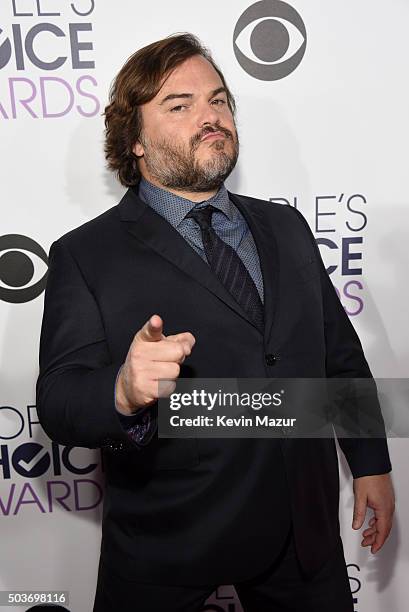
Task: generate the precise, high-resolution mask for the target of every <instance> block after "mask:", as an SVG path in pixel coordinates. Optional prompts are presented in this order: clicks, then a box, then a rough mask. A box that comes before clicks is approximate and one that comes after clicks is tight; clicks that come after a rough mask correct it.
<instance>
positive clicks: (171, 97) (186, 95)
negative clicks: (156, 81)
mask: <svg viewBox="0 0 409 612" xmlns="http://www.w3.org/2000/svg"><path fill="white" fill-rule="evenodd" d="M220 93H227V91H226V88H225V87H218V88H217V89H214V90H213V91H212V92H211V94H210V97H209V100H210V99H211V98H214V96H217V95H218V94H220ZM178 98H183V99H186V98H188V99H191V98H193V94H191V93H171V94H168V95H167V96H165V97H164V98H163V100H161V101H160V102H159V106H162V104H165V102H169V100H176V99H178Z"/></svg>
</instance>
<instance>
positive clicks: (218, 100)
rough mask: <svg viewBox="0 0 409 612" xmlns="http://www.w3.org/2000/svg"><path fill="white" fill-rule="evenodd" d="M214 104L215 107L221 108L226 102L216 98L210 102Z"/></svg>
mask: <svg viewBox="0 0 409 612" xmlns="http://www.w3.org/2000/svg"><path fill="white" fill-rule="evenodd" d="M214 103H216V106H223V104H226V100H223V99H222V98H216V99H215V100H212V104H214Z"/></svg>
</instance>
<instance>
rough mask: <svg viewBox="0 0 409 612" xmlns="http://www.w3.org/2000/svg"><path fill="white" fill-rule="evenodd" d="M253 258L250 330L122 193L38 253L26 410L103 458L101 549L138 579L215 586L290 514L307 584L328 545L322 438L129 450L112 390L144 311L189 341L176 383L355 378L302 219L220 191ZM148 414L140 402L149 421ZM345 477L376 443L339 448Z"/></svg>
mask: <svg viewBox="0 0 409 612" xmlns="http://www.w3.org/2000/svg"><path fill="white" fill-rule="evenodd" d="M229 195H230V197H231V199H232V200H233V202H234V203H235V204H236V206H237V207H238V208H239V209H240V211H241V212H242V214H243V215H244V216H245V218H246V220H247V222H248V224H249V226H250V229H251V231H252V233H253V236H254V239H255V242H256V245H257V249H258V252H259V255H260V262H261V269H262V274H263V279H264V291H265V331H264V334H262V333H260V331H259V330H257V329H256V327H254V325H253V324H252V323H251V322H250V321H249V320H248V318H247V316H246V314H245V313H244V312H243V311H242V310H241V308H240V306H238V304H237V303H236V302H235V301H234V299H233V298H232V297H231V296H230V294H229V293H228V292H227V291H226V290H225V288H224V287H223V286H222V285H221V284H220V282H219V281H218V279H217V278H216V277H215V275H214V274H213V273H212V271H211V270H210V268H209V267H208V265H207V264H206V263H205V262H204V261H203V260H202V259H201V257H200V256H199V255H198V254H197V253H196V252H195V251H194V250H193V249H192V248H191V247H190V246H189V245H188V244H187V243H186V242H185V240H184V239H183V238H182V237H181V236H180V235H179V233H178V232H177V230H175V229H174V228H173V227H172V226H171V225H170V224H169V223H168V222H167V221H165V220H164V219H163V218H162V217H161V216H160V215H158V214H157V213H156V212H155V211H153V210H152V209H151V208H150V207H149V206H148V205H146V204H145V203H143V202H142V201H141V200H140V199H139V198H138V197H137V195H136V190H134V189H132V188H131V189H129V190H128V191H127V193H126V194H125V195H124V197H123V199H122V200H121V202H120V203H119V204H118V205H117V206H114V207H113V208H111V209H109V210H107V211H106V212H104V213H103V214H101V215H100V216H98V217H96V218H95V219H93V220H91V221H89V222H87V223H85V224H84V225H82V226H80V227H78V228H76V229H74V230H72V231H70V232H69V233H67V234H66V235H64V236H63V237H61V238H60V239H58V240H57V241H55V242H54V243H53V244H52V245H51V248H50V258H49V259H50V261H49V275H48V280H47V287H46V292H45V305H44V317H43V323H42V331H41V345H40V374H39V378H38V381H37V410H38V414H39V419H40V422H41V424H42V426H43V427H44V429H45V431H46V432H47V433H48V435H49V436H50V437H51V438H52V439H54V440H56V441H57V442H59V443H61V444H66V445H73V446H84V447H90V448H97V447H102V448H103V449H104V451H103V454H104V464H105V473H106V489H105V498H104V511H103V526H102V544H101V555H102V558H103V560H104V561H105V562H106V563H107V565H110V566H112V567H115V568H116V571H117V572H120V573H121V574H122V575H123V576H125V577H127V578H130V579H135V580H140V581H142V582H152V583H153V582H158V583H168V584H181V583H184V584H192V585H194V584H223V583H227V584H229V583H234V582H235V581H239V580H243V579H245V578H249V577H251V576H253V575H255V574H257V573H258V572H260V571H261V570H263V569H264V568H266V567H267V566H268V565H269V564H270V563H271V562H272V561H273V560H274V557H275V556H276V555H277V553H278V552H279V549H280V546H281V545H282V543H283V541H284V538H285V536H286V534H287V533H288V529H289V525H290V520H291V517H292V522H293V528H294V534H295V538H296V546H297V551H298V554H299V558H300V561H301V564H302V566H303V567H304V569H305V570H306V571H307V572H308V573H310V574H312V573H314V572H315V571H317V570H318V569H319V568H320V567H321V566H322V564H323V563H324V562H325V560H326V559H327V558H328V556H329V554H330V552H331V550H332V549H333V547H334V546H335V545H336V543H337V542H338V541H339V522H338V501H339V477H338V462H337V455H336V447H335V442H334V440H332V439H298V440H294V439H293V440H269V439H199V438H197V439H195V438H192V439H162V438H161V439H159V438H158V437H157V435H155V437H153V439H152V440H151V442H150V443H149V444H148V445H147V446H146V447H145V448H143V449H137V448H136V447H135V446H134V444H133V443H132V442H130V441H129V438H128V436H127V434H126V433H125V431H124V429H123V428H122V426H121V424H120V421H119V418H118V415H117V413H116V412H115V408H114V399H113V398H114V383H115V377H116V374H117V371H118V369H119V367H120V365H121V364H122V363H123V362H124V360H125V358H126V355H127V351H128V348H129V346H130V344H131V342H132V339H133V337H134V335H135V333H136V332H137V331H138V329H140V327H141V326H142V325H143V324H144V323H145V322H146V320H147V319H148V318H149V317H150V316H151V315H152V314H154V313H157V314H159V315H160V316H161V317H162V318H163V320H164V325H165V329H164V333H165V334H166V335H167V334H176V333H179V332H182V331H191V332H192V333H193V334H194V336H195V337H196V344H195V346H194V349H193V351H192V354H191V355H190V356H189V357H188V358H187V359H186V361H185V362H184V364H183V365H182V368H181V374H180V376H181V377H191V376H193V377H201V378H206V377H208V378H217V377H221V378H235V377H241V378H253V377H261V378H262V377H279V378H285V377H288V378H291V377H312V378H315V377H325V376H327V377H369V376H371V373H370V370H369V367H368V364H367V362H366V360H365V357H364V354H363V351H362V347H361V344H360V342H359V339H358V337H357V335H356V333H355V331H354V329H353V326H352V324H351V323H350V321H349V319H348V317H347V315H346V314H345V311H344V309H343V307H342V305H341V304H340V302H339V299H338V297H337V295H336V292H335V290H334V288H333V285H332V283H331V281H330V280H329V278H328V275H327V273H326V271H325V268H324V266H323V263H322V260H321V258H320V254H319V250H318V248H317V246H316V243H315V240H314V236H313V235H312V233H311V231H310V229H309V227H308V225H307V223H306V221H305V220H304V218H303V217H302V215H301V214H300V213H299V212H298V211H297V210H295V209H294V208H292V207H289V206H282V205H279V204H273V203H268V202H264V201H261V200H257V199H253V198H248V197H244V196H238V195H234V194H229ZM154 410H155V406H154V407H153V408H152V411H153V414H154ZM340 444H341V447H342V450H343V452H344V453H345V455H346V458H347V461H348V463H349V466H350V468H351V471H352V474H353V476H354V477H358V476H363V475H370V474H380V473H385V472H388V471H390V469H391V465H390V462H389V456H388V450H387V445H386V442H385V440H381V439H379V440H374V439H373V440H365V439H361V440H351V439H349V440H348V439H343V440H341V441H340Z"/></svg>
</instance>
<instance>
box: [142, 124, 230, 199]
mask: <svg viewBox="0 0 409 612" xmlns="http://www.w3.org/2000/svg"><path fill="white" fill-rule="evenodd" d="M211 132H222V133H223V134H224V136H225V140H215V141H214V142H213V143H212V144H211V145H210V146H211V147H214V149H215V150H216V152H217V153H215V154H213V155H212V157H211V159H208V160H206V161H202V162H200V161H198V160H196V159H195V152H196V150H197V148H198V147H199V146H200V142H201V139H202V138H203V136H205V135H206V134H209V133H211ZM139 140H140V142H141V144H142V146H143V147H144V161H145V165H146V169H147V170H148V172H149V174H150V175H151V176H152V178H155V179H156V180H157V181H158V183H159V184H160V185H163V187H167V188H168V189H177V190H180V191H190V192H207V191H213V190H215V189H218V188H219V187H220V185H221V184H222V183H223V182H224V181H225V180H226V178H227V177H228V176H229V174H230V173H231V172H232V170H233V168H234V167H235V165H236V162H237V158H238V154H239V141H238V137H237V132H236V136H234V135H233V134H232V132H231V131H230V130H228V129H226V128H222V127H221V126H219V125H217V124H216V125H215V126H206V127H205V128H203V130H202V131H201V132H200V133H199V134H196V135H195V136H193V137H192V138H191V139H190V141H189V147H184V146H183V145H179V144H173V143H171V142H169V141H168V140H161V141H156V142H152V141H149V140H145V138H144V136H143V134H142V136H141V138H140V139H139ZM229 141H230V142H231V143H233V150H232V152H231V153H227V152H226V151H225V150H224V149H225V148H226V145H228V142H229Z"/></svg>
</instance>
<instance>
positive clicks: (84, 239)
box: [54, 204, 119, 250]
mask: <svg viewBox="0 0 409 612" xmlns="http://www.w3.org/2000/svg"><path fill="white" fill-rule="evenodd" d="M118 220H119V216H118V204H116V205H115V206H112V207H111V208H109V209H108V210H105V211H104V212H102V213H100V214H99V215H97V216H96V217H93V218H92V219H89V220H88V221H85V222H84V223H81V224H80V225H78V226H76V227H74V228H72V229H71V230H69V231H67V232H65V233H64V234H62V235H61V236H59V237H57V238H56V239H55V240H54V243H57V244H59V245H62V246H65V247H67V248H68V249H69V250H71V249H73V250H77V249H78V248H82V247H84V246H88V248H92V246H95V245H97V244H99V245H101V243H103V242H104V241H105V240H107V239H109V237H110V236H111V237H112V231H113V229H114V227H115V224H116V222H117V221H118Z"/></svg>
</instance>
